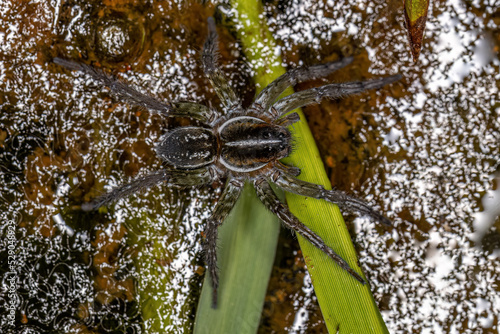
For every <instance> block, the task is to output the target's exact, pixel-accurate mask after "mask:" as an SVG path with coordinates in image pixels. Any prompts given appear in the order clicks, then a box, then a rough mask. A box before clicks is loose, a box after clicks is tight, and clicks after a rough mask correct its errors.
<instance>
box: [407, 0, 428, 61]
mask: <svg viewBox="0 0 500 334" xmlns="http://www.w3.org/2000/svg"><path fill="white" fill-rule="evenodd" d="M429 2H430V0H405V2H404V7H405V9H404V16H405V27H406V30H407V32H408V39H409V42H410V50H411V55H412V57H413V61H415V62H416V61H417V60H418V56H419V55H420V51H421V50H422V40H423V36H424V30H425V22H426V21H427V11H428V9H429Z"/></svg>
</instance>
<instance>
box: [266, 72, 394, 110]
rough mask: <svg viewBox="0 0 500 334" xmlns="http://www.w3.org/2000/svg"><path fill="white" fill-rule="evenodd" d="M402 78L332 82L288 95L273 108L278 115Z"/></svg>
mask: <svg viewBox="0 0 500 334" xmlns="http://www.w3.org/2000/svg"><path fill="white" fill-rule="evenodd" d="M399 79H401V75H400V74H396V75H391V76H389V77H385V78H379V79H372V80H367V81H356V82H346V83H339V84H330V85H325V86H321V87H316V88H311V89H307V90H303V91H300V92H297V93H294V94H292V95H288V96H286V97H284V98H282V99H280V100H278V101H277V102H276V103H275V104H274V105H273V108H274V109H275V111H276V113H277V114H278V117H280V116H281V115H284V114H286V113H287V112H289V111H292V110H294V109H297V108H300V107H303V106H305V105H308V104H312V103H320V102H321V100H322V99H324V98H329V99H335V98H340V97H344V96H348V95H353V94H358V93H361V92H364V91H365V90H369V89H378V88H381V87H383V86H385V85H387V84H390V83H393V82H395V81H398V80H399Z"/></svg>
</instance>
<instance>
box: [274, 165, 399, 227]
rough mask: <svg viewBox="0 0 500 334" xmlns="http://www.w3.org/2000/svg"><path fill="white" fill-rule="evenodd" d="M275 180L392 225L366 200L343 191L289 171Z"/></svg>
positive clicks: (344, 208)
mask: <svg viewBox="0 0 500 334" xmlns="http://www.w3.org/2000/svg"><path fill="white" fill-rule="evenodd" d="M273 182H274V183H276V185H277V186H278V187H280V188H282V189H283V190H285V191H288V192H291V193H294V194H297V195H302V196H307V197H312V198H318V199H324V200H325V201H328V202H331V203H335V204H337V205H338V206H339V208H340V209H341V210H347V211H350V212H358V213H360V214H361V215H366V216H369V217H371V218H373V219H375V220H377V221H379V222H381V223H382V224H384V225H387V226H391V221H390V220H389V219H387V218H386V217H384V216H383V215H382V214H381V213H380V212H378V211H376V210H374V209H373V208H372V207H370V206H369V205H368V204H367V203H365V202H364V201H362V200H360V199H358V198H355V197H352V196H349V195H347V194H345V193H344V192H342V191H338V190H326V189H325V188H323V186H320V185H318V184H314V183H309V182H306V181H302V180H299V179H297V178H295V177H293V176H291V175H289V174H287V173H280V175H279V176H278V177H277V178H276V179H275V180H273Z"/></svg>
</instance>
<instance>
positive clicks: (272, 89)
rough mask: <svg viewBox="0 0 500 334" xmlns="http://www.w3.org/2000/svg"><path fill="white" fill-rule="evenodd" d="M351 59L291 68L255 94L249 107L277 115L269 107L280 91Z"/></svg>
mask: <svg viewBox="0 0 500 334" xmlns="http://www.w3.org/2000/svg"><path fill="white" fill-rule="evenodd" d="M352 60H353V58H352V57H346V58H343V59H342V60H340V61H335V62H329V63H325V64H320V65H314V66H309V67H297V68H294V69H291V70H289V71H288V72H286V73H285V74H283V75H281V76H280V77H279V78H278V79H276V80H274V81H273V82H271V83H270V84H269V85H268V86H267V87H266V88H264V89H263V90H262V91H261V92H260V93H259V95H257V97H256V98H255V101H254V102H253V104H252V106H251V107H250V108H249V109H255V110H259V111H261V112H264V114H267V115H268V116H271V117H272V118H276V117H279V116H278V115H276V113H275V112H274V111H273V110H272V109H271V106H272V104H273V103H274V101H276V99H277V98H278V97H279V96H280V95H281V93H283V92H284V91H285V89H287V88H288V87H290V86H295V85H296V84H297V83H300V82H304V81H308V80H313V79H318V78H322V77H326V76H327V75H329V74H331V73H333V72H335V71H337V70H339V69H341V68H343V67H345V66H347V65H349V64H350V63H351V62H352Z"/></svg>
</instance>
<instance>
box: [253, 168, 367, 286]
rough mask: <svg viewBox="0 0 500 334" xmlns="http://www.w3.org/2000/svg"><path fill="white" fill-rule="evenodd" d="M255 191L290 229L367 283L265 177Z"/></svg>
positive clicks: (256, 182) (361, 281)
mask: <svg viewBox="0 0 500 334" xmlns="http://www.w3.org/2000/svg"><path fill="white" fill-rule="evenodd" d="M254 186H255V191H256V192H257V197H259V199H260V200H261V201H262V203H264V205H265V206H266V207H267V208H268V209H269V210H270V211H271V212H273V213H274V214H275V215H276V216H278V218H279V219H280V220H281V221H282V222H283V224H284V225H285V226H286V227H288V228H289V229H291V230H293V231H295V232H296V233H299V234H300V235H301V236H303V237H304V238H305V239H306V240H307V241H309V242H310V243H312V244H313V245H314V246H315V247H317V248H318V249H319V250H321V251H322V252H323V253H325V254H327V255H328V256H329V257H330V258H331V259H332V260H333V261H335V262H336V263H337V264H338V265H339V266H340V267H341V268H342V269H344V270H345V271H347V272H348V273H349V274H351V276H352V277H354V278H355V279H356V280H357V281H359V282H360V283H362V284H366V282H365V280H364V279H363V277H361V275H360V274H358V273H357V272H355V271H354V269H352V268H351V267H350V266H349V264H348V263H347V262H346V261H345V260H344V259H343V258H342V257H340V255H338V254H337V253H335V251H334V250H333V249H331V248H330V247H328V246H327V245H326V244H325V242H324V241H323V239H321V237H320V236H318V235H317V234H316V233H314V232H313V231H312V230H311V229H310V228H309V227H307V226H306V225H304V224H302V223H301V222H300V221H299V219H298V218H297V217H295V216H294V215H293V214H292V213H291V212H290V210H289V209H288V206H287V205H286V204H283V203H281V201H280V200H279V198H278V196H276V194H275V193H274V191H273V190H272V188H271V186H270V184H269V182H268V181H267V180H266V179H265V178H264V177H259V178H257V179H255V181H254Z"/></svg>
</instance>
